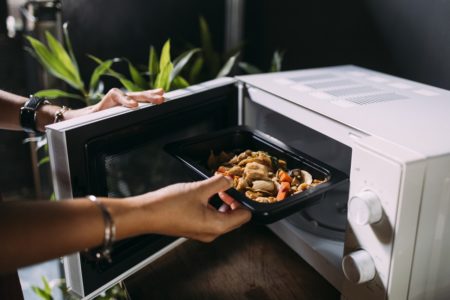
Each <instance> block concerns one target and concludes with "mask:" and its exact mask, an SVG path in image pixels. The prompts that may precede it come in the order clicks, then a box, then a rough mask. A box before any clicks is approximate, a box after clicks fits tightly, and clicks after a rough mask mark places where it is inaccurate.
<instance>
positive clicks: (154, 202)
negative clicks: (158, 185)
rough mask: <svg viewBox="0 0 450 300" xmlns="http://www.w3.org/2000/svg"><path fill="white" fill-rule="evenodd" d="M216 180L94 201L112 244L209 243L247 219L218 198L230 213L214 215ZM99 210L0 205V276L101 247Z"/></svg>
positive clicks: (222, 181) (219, 186)
mask: <svg viewBox="0 0 450 300" xmlns="http://www.w3.org/2000/svg"><path fill="white" fill-rule="evenodd" d="M230 186H231V183H230V181H229V180H228V179H226V178H225V177H222V176H217V177H213V178H210V179H207V180H204V181H199V182H192V183H179V184H175V185H171V186H168V187H165V188H163V189H160V190H157V191H154V192H150V193H147V194H144V195H140V196H136V197H130V198H125V199H108V198H100V199H99V200H100V201H102V203H103V204H104V205H105V206H106V207H107V208H108V210H109V212H110V213H111V216H112V218H113V220H114V223H115V226H116V230H117V231H116V237H117V239H123V238H127V237H132V236H136V235H139V234H145V233H157V234H165V235H172V236H183V237H188V238H192V239H197V240H200V241H212V240H213V239H215V238H216V237H218V236H219V235H221V234H223V233H226V232H228V231H231V230H233V229H235V228H237V227H239V226H240V225H242V224H244V223H245V222H247V221H249V220H250V218H251V214H250V212H249V211H248V210H246V209H244V208H241V207H239V206H238V205H236V203H234V202H233V199H232V198H231V197H229V196H228V195H226V194H224V193H219V196H220V197H221V198H222V199H224V202H226V203H227V204H231V205H230V206H232V207H234V209H232V210H229V211H227V212H220V211H217V210H215V209H214V208H213V207H211V206H210V205H209V204H208V200H209V198H210V197H211V196H212V195H214V194H216V193H218V192H222V191H224V190H226V189H228V188H229V187H230ZM103 235H104V223H103V218H102V215H101V211H100V210H99V209H98V207H96V205H95V204H94V203H92V202H91V201H89V200H87V199H75V200H71V201H60V202H56V203H55V202H20V203H4V204H0V241H1V244H2V246H1V247H0V273H4V272H8V271H12V270H14V269H16V268H18V267H21V266H25V265H29V264H33V263H37V262H39V261H43V260H47V259H50V258H55V257H59V256H62V255H66V254H70V253H73V252H76V251H80V250H83V249H86V248H91V247H94V246H98V245H101V244H102V242H103V238H104V236H103Z"/></svg>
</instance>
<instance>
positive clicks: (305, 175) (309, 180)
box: [300, 170, 313, 184]
mask: <svg viewBox="0 0 450 300" xmlns="http://www.w3.org/2000/svg"><path fill="white" fill-rule="evenodd" d="M300 172H301V174H302V179H303V182H304V183H306V184H311V183H312V181H313V178H312V175H311V174H310V173H309V172H307V171H305V170H301V171H300Z"/></svg>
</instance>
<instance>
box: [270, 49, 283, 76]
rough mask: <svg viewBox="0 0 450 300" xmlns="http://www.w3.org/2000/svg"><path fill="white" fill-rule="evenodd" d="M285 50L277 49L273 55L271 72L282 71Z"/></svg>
mask: <svg viewBox="0 0 450 300" xmlns="http://www.w3.org/2000/svg"><path fill="white" fill-rule="evenodd" d="M283 57H284V52H280V51H278V50H276V51H275V52H274V53H273V56H272V63H271V65H270V72H279V71H281V64H282V62H283Z"/></svg>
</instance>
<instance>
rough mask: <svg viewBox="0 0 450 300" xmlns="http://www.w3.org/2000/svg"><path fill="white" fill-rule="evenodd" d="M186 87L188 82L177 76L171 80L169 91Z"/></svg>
mask: <svg viewBox="0 0 450 300" xmlns="http://www.w3.org/2000/svg"><path fill="white" fill-rule="evenodd" d="M188 86H189V82H187V81H186V79H184V78H183V77H181V76H177V77H175V78H174V79H173V81H172V84H171V86H170V87H171V89H173V90H176V89H183V88H185V87H188Z"/></svg>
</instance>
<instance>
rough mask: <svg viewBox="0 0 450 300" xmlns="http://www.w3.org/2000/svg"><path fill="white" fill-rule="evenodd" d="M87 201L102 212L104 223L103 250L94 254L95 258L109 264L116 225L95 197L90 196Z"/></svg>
mask: <svg viewBox="0 0 450 300" xmlns="http://www.w3.org/2000/svg"><path fill="white" fill-rule="evenodd" d="M87 198H88V199H89V200H91V201H92V202H94V203H95V204H96V205H97V207H98V208H100V210H101V212H102V217H103V221H104V223H105V237H104V240H103V248H102V249H101V250H100V251H99V252H97V253H96V254H95V257H96V258H97V259H98V260H101V259H105V260H107V261H108V262H109V263H111V261H112V260H111V252H112V245H113V243H114V240H115V238H116V225H115V224H114V220H113V218H112V216H111V214H110V213H109V211H108V209H107V208H106V206H105V205H104V204H103V203H101V202H100V201H98V199H97V197H95V196H93V195H90V196H87Z"/></svg>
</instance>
